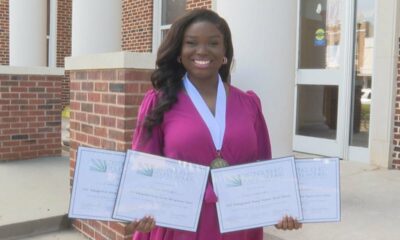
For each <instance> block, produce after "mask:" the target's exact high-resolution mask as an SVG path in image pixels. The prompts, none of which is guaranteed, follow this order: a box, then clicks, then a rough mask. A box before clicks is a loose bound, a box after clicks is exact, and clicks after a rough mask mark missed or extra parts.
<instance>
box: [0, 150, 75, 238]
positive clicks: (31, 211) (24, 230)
mask: <svg viewBox="0 0 400 240" xmlns="http://www.w3.org/2000/svg"><path fill="white" fill-rule="evenodd" d="M68 155H69V154H68V153H66V154H63V156H60V157H48V158H38V159H30V160H21V161H10V162H2V163H0V190H1V194H0V239H2V240H3V239H4V240H5V239H7V240H11V239H21V238H24V237H25V238H28V239H29V238H31V237H32V236H35V235H42V234H45V233H48V232H55V231H63V230H65V229H68V228H70V221H69V219H68V218H67V213H68V206H69V198H70V194H69V192H70V186H69V157H68Z"/></svg>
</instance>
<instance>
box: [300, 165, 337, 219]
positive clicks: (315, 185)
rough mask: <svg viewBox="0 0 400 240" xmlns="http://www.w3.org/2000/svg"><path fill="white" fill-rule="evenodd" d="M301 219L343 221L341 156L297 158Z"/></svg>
mask: <svg viewBox="0 0 400 240" xmlns="http://www.w3.org/2000/svg"><path fill="white" fill-rule="evenodd" d="M296 169H297V176H298V180H299V189H300V198H301V205H302V209H303V220H302V221H301V222H304V223H307V222H335V221H340V215H341V214H340V212H341V209H340V176H339V170H340V169H339V159H338V158H314V159H297V160H296Z"/></svg>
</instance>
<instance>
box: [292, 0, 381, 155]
mask: <svg viewBox="0 0 400 240" xmlns="http://www.w3.org/2000/svg"><path fill="white" fill-rule="evenodd" d="M374 12H375V0H352V1H343V0H299V26H298V55H297V71H296V93H295V99H296V104H295V106H296V114H295V126H294V134H295V135H294V138H293V146H294V150H295V151H300V152H306V153H312V154H319V155H325V156H337V157H340V158H346V159H351V160H358V161H363V162H369V154H368V152H369V151H368V148H369V119H370V104H371V98H372V81H373V79H372V76H373V74H372V71H373V70H372V64H373V49H374Z"/></svg>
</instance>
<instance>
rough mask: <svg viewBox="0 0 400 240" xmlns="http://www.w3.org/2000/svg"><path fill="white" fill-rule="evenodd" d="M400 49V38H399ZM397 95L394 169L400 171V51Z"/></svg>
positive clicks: (399, 56)
mask: <svg viewBox="0 0 400 240" xmlns="http://www.w3.org/2000/svg"><path fill="white" fill-rule="evenodd" d="M399 49H400V38H399ZM396 92H397V94H396V107H395V108H396V109H395V113H394V129H393V153H392V157H393V162H392V167H393V168H395V169H399V170H400V51H399V53H398V58H397V91H396Z"/></svg>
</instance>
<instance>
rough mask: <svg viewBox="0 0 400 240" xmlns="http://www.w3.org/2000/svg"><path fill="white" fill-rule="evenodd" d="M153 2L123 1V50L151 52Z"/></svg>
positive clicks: (143, 0) (149, 0)
mask: <svg viewBox="0 0 400 240" xmlns="http://www.w3.org/2000/svg"><path fill="white" fill-rule="evenodd" d="M152 39H153V0H141V1H131V0H123V1H122V50H124V51H131V52H151V48H152Z"/></svg>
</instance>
